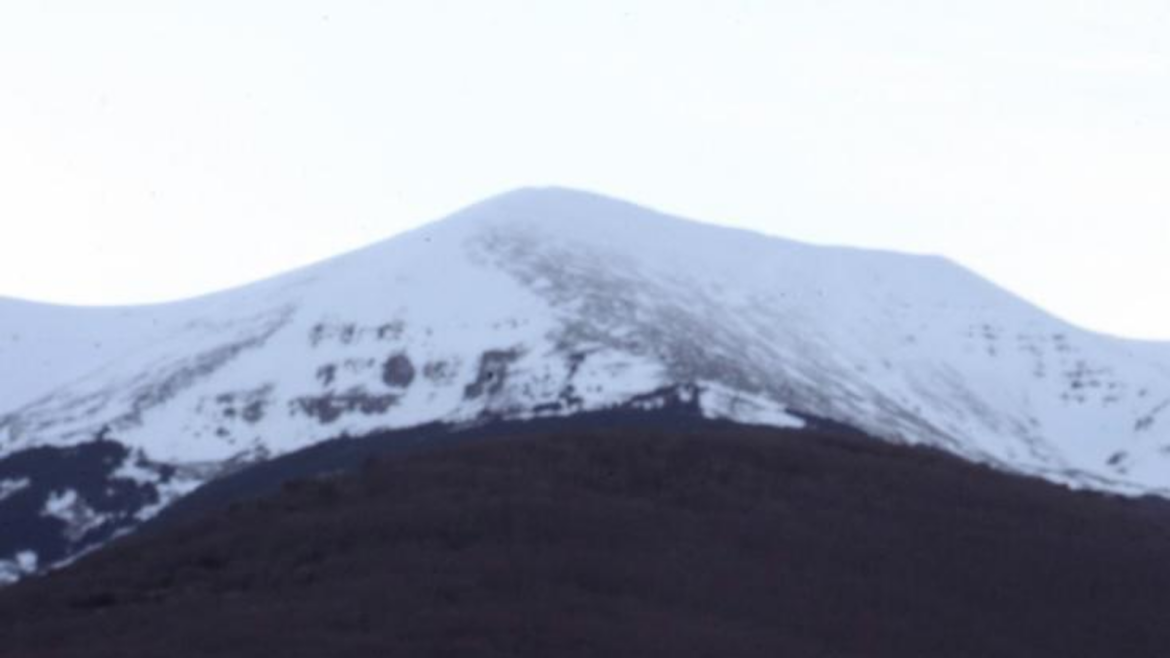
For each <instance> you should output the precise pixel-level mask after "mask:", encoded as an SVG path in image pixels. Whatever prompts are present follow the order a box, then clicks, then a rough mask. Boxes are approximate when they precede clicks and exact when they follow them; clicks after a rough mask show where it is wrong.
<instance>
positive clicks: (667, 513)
mask: <svg viewBox="0 0 1170 658" xmlns="http://www.w3.org/2000/svg"><path fill="white" fill-rule="evenodd" d="M1167 555H1170V506H1168V505H1167V504H1165V503H1164V502H1161V501H1155V500H1148V499H1147V500H1122V499H1117V498H1111V497H1107V496H1102V495H1098V494H1090V493H1076V492H1071V491H1068V490H1065V489H1062V488H1060V487H1057V486H1053V485H1049V484H1045V483H1043V482H1039V481H1035V480H1031V479H1027V478H1021V477H1015V476H1011V475H1006V474H1003V473H997V472H993V471H991V470H989V469H986V468H983V467H979V466H975V465H971V464H967V463H965V462H962V461H960V460H958V459H955V458H952V457H948V456H945V455H942V454H940V453H937V452H933V451H925V450H919V449H911V448H905V447H897V446H891V445H887V444H882V443H880V442H877V441H872V440H868V439H863V438H858V437H853V436H846V435H840V434H833V433H829V432H827V431H795V430H778V429H764V428H744V427H732V426H728V425H726V424H717V423H707V422H703V421H699V420H695V421H694V422H693V423H691V424H690V425H689V426H688V427H687V428H683V427H657V428H656V427H652V426H649V425H642V426H631V427H616V426H609V427H594V428H585V429H580V428H579V429H573V430H569V429H566V430H563V431H559V432H550V433H546V434H539V433H536V434H534V433H526V434H523V435H519V436H500V437H496V438H492V439H488V440H482V441H475V442H466V443H455V444H450V445H447V446H444V447H440V448H436V449H434V450H427V451H418V452H407V453H402V454H397V455H384V456H382V457H381V458H379V459H377V460H371V459H366V460H365V464H364V466H362V467H361V468H359V469H358V470H357V471H356V472H351V473H349V474H348V475H343V476H333V477H327V478H323V479H307V480H299V481H295V482H292V483H289V484H286V485H284V486H283V487H281V488H280V489H279V491H278V492H277V493H275V494H274V495H269V496H266V497H263V498H260V499H256V500H250V501H245V502H236V503H234V504H231V505H230V506H229V507H228V508H227V509H225V510H220V511H218V512H213V513H209V514H206V515H204V516H202V517H198V518H194V519H193V520H192V519H188V520H186V521H185V522H183V523H178V524H175V525H174V526H172V527H167V528H161V529H158V530H156V531H155V532H148V533H143V534H141V535H138V536H134V537H131V538H127V539H124V540H121V541H119V542H117V543H115V544H114V545H112V546H111V547H110V548H108V549H107V550H104V551H102V552H99V553H97V554H94V555H92V556H90V557H88V558H86V559H84V560H82V561H81V562H80V563H79V564H77V565H75V566H74V567H72V568H70V569H67V570H64V571H61V572H58V573H53V574H50V575H48V576H45V577H43V578H34V579H30V580H28V581H25V582H22V583H19V584H17V585H15V586H13V587H11V588H9V589H6V590H3V591H0V656H4V657H7V656H22V657H23V656H41V657H47V656H86V657H87V658H89V657H94V656H151V655H160V656H161V655H165V656H168V657H172V658H178V657H184V656H229V655H230V656H265V657H267V656H282V657H290V658H291V657H299V656H304V657H309V656H312V657H318V656H355V657H358V656H361V657H367V656H533V657H537V656H539V657H541V658H545V657H547V656H558V657H561V656H607V657H608V656H672V657H674V656H678V657H686V656H711V657H719V658H722V657H725V656H737V657H746V656H767V657H769V658H774V657H776V656H802V657H803V656H833V657H834V658H843V657H852V656H856V657H863V656H864V657H866V658H875V657H876V658H880V657H883V656H889V657H897V658H907V657H909V656H932V657H950V656H972V657H974V656H979V657H985V656H997V657H1004V656H1027V657H1029V658H1032V657H1035V656H1053V657H1060V658H1069V657H1075V656H1094V657H1106V656H1126V657H1127V658H1135V657H1141V656H1159V657H1160V656H1164V655H1165V651H1166V647H1167V646H1170V624H1167V623H1166V611H1167V610H1170V560H1167V559H1166V556H1167Z"/></svg>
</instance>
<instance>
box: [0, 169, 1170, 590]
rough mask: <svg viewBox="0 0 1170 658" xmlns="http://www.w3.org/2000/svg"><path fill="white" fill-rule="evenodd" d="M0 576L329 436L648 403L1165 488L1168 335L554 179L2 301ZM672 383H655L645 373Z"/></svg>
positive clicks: (906, 259)
mask: <svg viewBox="0 0 1170 658" xmlns="http://www.w3.org/2000/svg"><path fill="white" fill-rule="evenodd" d="M0 317H2V318H3V326H2V328H0V329H2V330H0V371H2V372H4V373H5V374H6V375H7V376H6V377H5V378H4V380H3V381H0V521H6V522H7V523H8V524H9V527H13V528H20V529H21V531H20V532H7V531H6V532H4V533H0V578H3V577H4V573H5V569H7V572H8V573H10V574H17V573H20V572H22V571H29V570H31V569H35V568H36V567H37V565H40V566H44V565H45V564H47V563H50V562H56V561H59V560H61V559H65V558H68V557H70V556H72V555H75V554H77V553H78V552H79V551H82V550H85V549H86V548H87V547H89V546H93V545H96V544H98V543H100V542H101V541H104V540H105V539H107V538H109V537H110V536H112V535H113V534H116V533H117V532H120V531H124V530H125V529H128V528H130V527H133V525H134V524H136V523H137V522H139V521H141V520H144V519H146V518H149V517H150V516H152V515H153V514H155V513H156V512H158V511H159V510H161V509H162V508H163V507H165V506H166V505H168V504H169V503H170V502H172V501H173V500H175V499H176V498H178V497H180V496H183V495H184V494H186V493H188V492H190V491H192V490H193V489H195V488H197V487H198V486H200V485H201V484H203V483H204V482H206V481H208V480H210V479H212V478H214V477H216V476H217V475H219V474H221V473H223V472H225V471H227V470H231V469H235V468H239V467H240V466H241V465H244V464H247V463H250V462H254V461H258V460H263V459H268V458H271V457H273V456H277V455H281V454H285V453H289V452H291V451H295V450H298V449H300V448H304V447H307V446H309V445H312V444H315V443H318V442H320V441H323V440H326V439H330V438H335V437H339V436H360V435H363V434H366V433H369V432H373V431H376V430H385V429H393V428H404V427H411V426H416V425H420V424H423V423H430V422H445V423H450V424H455V425H458V424H466V423H476V422H482V421H485V420H491V419H509V420H515V419H524V418H533V417H540V416H549V415H569V414H574V413H576V412H580V411H587V410H597V409H604V408H607V407H611V406H615V405H623V404H630V403H631V402H636V403H638V404H643V405H648V406H652V405H654V404H657V403H659V402H656V400H661V395H662V394H663V392H670V394H671V395H674V396H682V397H685V398H688V400H690V401H691V402H694V403H696V404H697V405H698V406H699V408H701V409H702V410H703V413H704V414H705V415H708V416H711V417H721V418H728V419H731V420H736V421H741V422H744V423H754V424H765V425H777V426H799V425H801V424H803V423H806V422H820V421H831V422H834V423H840V424H844V425H848V426H851V427H854V428H857V429H859V430H861V431H863V432H865V433H868V434H871V435H874V436H878V437H882V438H884V439H887V440H889V441H894V442H902V443H908V444H924V445H931V446H936V447H939V448H942V449H945V450H948V451H950V452H953V453H956V454H958V455H960V456H963V457H965V458H968V459H971V460H974V461H979V462H983V463H988V464H992V465H995V466H997V467H999V468H1002V469H1006V470H1012V471H1016V472H1021V473H1025V474H1032V475H1037V476H1042V477H1045V478H1048V479H1052V480H1056V481H1059V482H1062V483H1066V484H1069V485H1073V486H1078V487H1091V488H1098V489H1105V490H1112V491H1121V492H1131V493H1140V492H1161V491H1164V490H1166V489H1168V488H1170V486H1168V485H1170V346H1167V345H1162V344H1153V343H1141V342H1135V341H1126V340H1121V339H1116V338H1111V337H1107V336H1102V335H1099V334H1094V333H1090V332H1087V331H1084V330H1081V329H1078V328H1076V327H1074V326H1071V325H1069V324H1067V323H1065V322H1063V321H1061V320H1059V319H1057V318H1054V317H1052V316H1050V315H1048V314H1046V313H1044V312H1042V311H1040V310H1038V309H1036V308H1034V307H1032V306H1030V305H1028V304H1027V303H1025V302H1023V301H1022V300H1020V299H1018V298H1016V297H1014V296H1012V295H1011V294H1009V293H1007V292H1005V291H1003V290H1001V289H999V288H997V287H995V286H993V285H991V284H989V283H988V282H986V281H984V280H982V279H980V278H979V277H977V276H975V275H973V274H972V273H970V272H969V271H967V270H964V269H963V268H961V267H958V266H956V265H954V264H952V263H950V262H948V261H946V260H944V259H940V258H935V257H922V256H907V255H900V254H895V253H887V252H877V251H866V250H859V249H847V248H830V247H819V246H811V245H806V244H801V243H797V242H790V241H786V240H780V239H776V238H771V237H766V236H762V235H758V234H754V233H750V232H746V231H741V230H733V229H727V228H721V227H716V226H711V225H706V224H700V223H695V222H690V221H686V220H682V219H678V218H674V217H670V216H667V215H663V214H660V213H657V212H654V211H652V210H648V209H645V208H641V207H638V206H636V205H632V204H628V203H625V202H621V201H616V200H612V199H608V198H605V197H601V196H597V195H593V194H587V193H582V192H576V191H571V190H563V189H526V190H520V191H516V192H512V193H508V194H505V195H502V196H499V197H496V198H493V199H490V200H488V201H485V202H483V203H480V204H477V205H475V206H472V207H470V208H468V209H466V210H463V211H461V212H458V213H456V214H455V215H452V216H451V217H449V218H447V219H445V220H441V221H438V222H435V223H433V224H430V225H427V226H424V227H422V228H420V229H417V230H414V231H411V232H409V233H406V234H403V235H401V236H398V237H396V238H393V239H390V240H387V241H385V242H381V243H379V244H375V245H373V246H371V247H368V248H366V249H363V250H360V251H357V252H354V253H351V254H347V255H344V256H340V257H337V258H334V259H331V260H328V261H325V262H323V263H320V264H318V265H314V266H311V267H307V268H303V269H300V270H297V271H294V272H291V273H289V274H286V275H284V276H280V277H276V278H273V279H270V280H267V281H263V282H260V283H257V284H253V285H250V286H246V287H243V288H239V289H236V290H231V291H227V292H222V293H217V294H214V295H209V296H206V297H201V298H198V299H194V300H190V301H187V302H180V303H174V304H166V305H160V306H147V307H133V308H118V309H77V308H67V307H56V306H48V305H38V304H30V303H26V302H17V301H4V300H0ZM656 395H657V396H658V397H655V396H656Z"/></svg>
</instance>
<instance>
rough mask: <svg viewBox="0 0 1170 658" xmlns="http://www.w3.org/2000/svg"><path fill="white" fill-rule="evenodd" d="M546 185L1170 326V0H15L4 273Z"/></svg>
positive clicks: (0, 20) (186, 248)
mask: <svg viewBox="0 0 1170 658" xmlns="http://www.w3.org/2000/svg"><path fill="white" fill-rule="evenodd" d="M541 184H557V185H565V186H570V187H581V188H586V189H590V190H594V191H598V192H602V193H606V194H610V195H613V196H618V197H623V198H627V199H629V200H632V201H636V202H639V203H642V204H646V205H650V206H654V207H657V208H660V209H663V210H667V211H670V212H674V213H677V214H682V215H685V216H690V217H694V218H698V219H703V220H707V221H716V222H721V223H726V224H730V225H735V226H743V227H749V228H753V229H756V230H760V231H763V232H766V233H770V234H773V235H778V236H785V237H791V238H796V239H801V240H807V241H813V242H822V243H833V244H850V245H861V246H876V247H883V248H890V249H897V250H906V251H914V252H930V253H939V254H944V255H947V256H949V257H951V258H953V259H955V260H957V261H959V262H962V263H964V264H966V265H967V266H969V267H971V268H973V269H975V270H977V271H978V272H980V273H982V274H983V275H985V276H987V277H989V278H991V279H992V280H994V281H996V282H998V283H1000V284H1002V285H1004V286H1005V287H1007V288H1009V289H1011V290H1013V291H1015V292H1017V293H1019V294H1021V295H1023V296H1024V297H1026V298H1028V299H1030V300H1031V301H1034V302H1036V303H1038V304H1039V305H1041V306H1043V307H1045V308H1046V309H1048V310H1050V311H1053V312H1055V313H1057V314H1058V315H1061V316H1063V317H1065V318H1067V319H1070V320H1072V321H1074V322H1077V323H1079V324H1082V325H1084V326H1087V327H1089V328H1093V329H1098V330H1101V331H1107V332H1110V333H1117V334H1123V335H1128V336H1137V337H1150V338H1161V339H1170V2H1167V0H1148V1H1147V0H1100V1H1091V0H1090V1H1077V0H980V1H979V2H974V1H968V0H922V1H917V2H915V1H911V0H881V1H876V0H851V1H850V0H808V1H797V0H759V1H747V0H743V1H740V2H732V1H728V0H709V1H705V2H698V1H694V0H691V1H686V0H660V1H659V0H641V1H638V0H629V1H626V2H613V1H604V0H557V1H551V0H543V1H527V2H525V1H520V0H491V1H485V0H466V1H454V0H447V1H442V0H418V1H416V2H405V1H403V2H393V1H381V2H375V1H367V2H357V1H354V2H340V1H338V2H304V1H292V0H281V1H277V0H272V1H270V2H256V1H254V2H248V1H246V0H231V1H222V2H221V1H209V0H200V1H199V2H169V1H165V0H149V1H144V2H118V1H114V0H102V1H101V2H93V1H92V0H78V1H73V2H69V1H65V0H38V1H33V0H28V1H24V0H5V2H3V4H0V295H7V296H16V297H22V298H31V299H40V300H51V301H58V302H70V303H84V304H107V303H128V302H144V301H152V300H164V299H174V298H180V297H184V296H188V295H193V294H196V293H201V292H208V291H211V290H214V289H218V288H223V287H227V286H231V285H235V284H240V283H244V282H247V281H250V280H253V279H257V278H260V277H264V276H268V275H271V274H276V273H278V272H280V271H282V270H285V269H288V268H290V267H293V266H296V265H301V264H305V263H308V262H311V261H314V260H317V259H320V258H322V257H326V256H330V255H333V254H336V253H338V252H341V251H344V250H347V249H350V248H354V247H359V246H363V245H365V244H367V243H369V242H372V241H374V240H377V239H380V238H384V237H387V236H390V235H393V234H395V233H398V232H401V231H403V230H405V229H407V228H410V227H412V226H415V225H418V224H419V223H422V222H424V221H428V220H431V219H435V218H438V217H440V216H442V215H444V214H446V213H447V212H449V211H452V210H454V209H457V208H458V207H460V206H462V205H465V204H468V203H471V202H474V201H477V200H479V199H481V198H483V197H486V196H489V195H492V194H496V193H499V192H502V191H505V190H507V189H510V188H514V187H518V186H524V185H541Z"/></svg>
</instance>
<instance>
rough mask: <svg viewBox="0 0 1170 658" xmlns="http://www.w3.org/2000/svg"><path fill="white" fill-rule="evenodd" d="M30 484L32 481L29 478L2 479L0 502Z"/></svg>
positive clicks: (0, 482) (0, 481)
mask: <svg viewBox="0 0 1170 658" xmlns="http://www.w3.org/2000/svg"><path fill="white" fill-rule="evenodd" d="M29 484H31V481H30V480H29V479H28V478H15V479H7V480H0V503H2V502H4V501H5V500H6V499H8V498H11V497H12V496H15V495H16V494H18V493H20V491H22V490H23V489H26V488H28V485H29Z"/></svg>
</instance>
